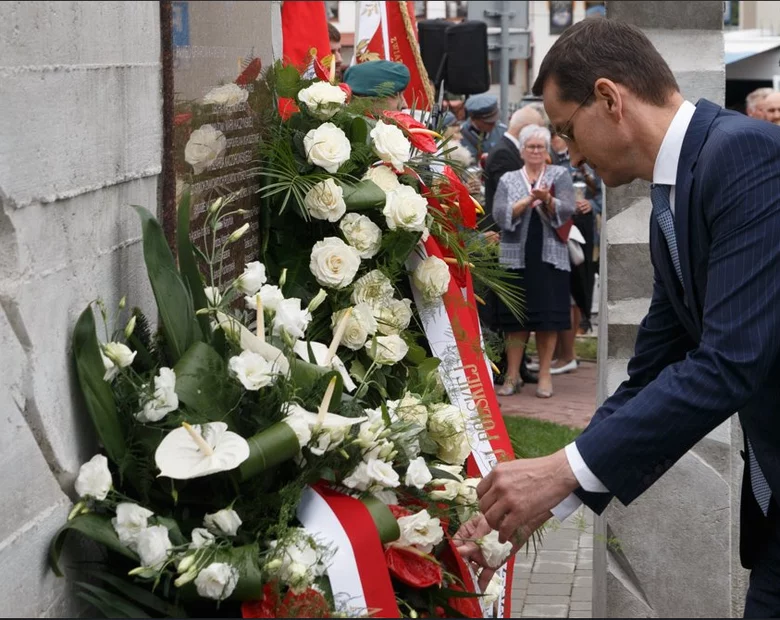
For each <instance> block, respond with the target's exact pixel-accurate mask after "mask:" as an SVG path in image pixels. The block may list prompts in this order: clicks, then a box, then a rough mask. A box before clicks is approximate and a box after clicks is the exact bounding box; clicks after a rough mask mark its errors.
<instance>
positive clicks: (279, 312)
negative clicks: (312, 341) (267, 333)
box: [274, 297, 311, 340]
mask: <svg viewBox="0 0 780 620" xmlns="http://www.w3.org/2000/svg"><path fill="white" fill-rule="evenodd" d="M309 321H311V313H310V312H309V311H308V310H306V309H305V308H304V309H303V310H301V300H300V299H299V298H297V297H290V298H289V299H283V300H282V301H280V302H279V303H277V304H276V314H275V315H274V336H280V335H281V334H282V332H286V333H287V335H288V336H290V337H291V338H294V339H295V340H298V339H299V338H303V336H304V334H305V333H306V328H307V327H308V326H309Z"/></svg>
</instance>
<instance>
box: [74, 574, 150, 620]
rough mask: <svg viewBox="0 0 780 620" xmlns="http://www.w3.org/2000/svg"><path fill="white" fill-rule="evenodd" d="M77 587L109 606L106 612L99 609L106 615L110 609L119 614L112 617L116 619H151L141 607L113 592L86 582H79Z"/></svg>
mask: <svg viewBox="0 0 780 620" xmlns="http://www.w3.org/2000/svg"><path fill="white" fill-rule="evenodd" d="M76 585H78V586H79V587H80V588H83V589H84V590H87V592H89V593H90V594H91V595H92V596H94V597H95V598H97V599H98V600H100V601H101V602H102V603H103V604H104V605H106V606H107V607H106V609H105V610H104V608H99V609H100V610H101V611H103V613H105V612H106V611H107V610H108V609H109V608H110V609H111V610H113V611H114V612H115V613H117V614H119V615H117V616H112V617H116V618H149V617H150V616H149V614H147V613H146V612H145V611H143V610H142V609H141V608H140V607H138V606H136V605H133V604H132V603H131V602H130V601H128V600H127V599H125V598H124V597H122V596H119V595H117V594H114V593H113V592H109V591H108V590H105V589H104V588H101V587H99V586H95V585H92V584H91V583H86V582H85V581H77V582H76ZM93 605H94V603H93Z"/></svg>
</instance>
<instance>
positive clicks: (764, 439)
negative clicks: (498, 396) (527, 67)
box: [461, 19, 780, 617]
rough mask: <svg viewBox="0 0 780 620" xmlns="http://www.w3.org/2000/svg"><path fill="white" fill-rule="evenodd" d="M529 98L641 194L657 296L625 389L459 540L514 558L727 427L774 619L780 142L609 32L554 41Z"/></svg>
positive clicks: (746, 540)
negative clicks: (480, 542) (529, 543)
mask: <svg viewBox="0 0 780 620" xmlns="http://www.w3.org/2000/svg"><path fill="white" fill-rule="evenodd" d="M534 92H535V93H537V94H540V93H543V95H544V103H545V109H546V111H547V113H548V115H549V117H550V121H551V123H552V124H553V126H554V127H555V129H556V131H557V133H559V134H560V135H563V136H565V139H566V141H567V142H568V144H569V151H570V153H571V159H572V163H573V164H574V165H578V164H580V163H581V162H583V161H586V162H587V163H589V164H590V165H591V166H592V167H593V168H594V169H595V170H596V172H597V173H598V174H599V175H600V176H601V178H602V179H603V180H604V183H605V184H606V185H608V186H610V187H615V186H618V185H623V184H626V183H630V182H631V181H632V180H634V179H637V178H639V179H644V180H647V181H650V182H652V183H653V185H652V188H651V199H652V205H653V212H652V216H651V221H650V252H651V258H652V263H653V267H654V282H653V295H652V301H651V304H650V308H649V311H648V313H647V316H646V317H645V318H644V320H643V321H642V324H641V325H640V327H639V332H638V335H637V341H636V348H635V353H634V357H633V358H632V359H631V361H630V363H629V366H628V376H629V378H628V379H627V380H626V381H625V382H623V384H622V385H621V386H620V387H619V388H618V390H617V391H616V392H615V394H613V395H612V396H611V397H610V398H608V399H607V400H606V401H605V402H604V404H603V405H602V406H601V407H600V408H599V409H598V410H597V411H596V413H595V415H594V416H593V419H592V421H591V423H590V425H589V426H588V428H587V429H586V430H585V431H584V432H583V433H582V435H580V437H578V438H577V440H576V441H575V442H573V443H572V444H570V445H568V446H566V448H565V449H564V450H561V451H559V452H557V453H555V454H553V455H550V456H548V457H544V458H540V459H525V460H517V461H513V462H510V463H505V464H501V465H499V466H498V467H496V468H495V469H494V470H493V471H492V472H491V473H490V474H489V475H488V476H487V477H485V479H484V480H483V481H482V482H481V483H480V485H479V487H478V488H477V493H478V495H479V497H480V508H481V510H482V513H483V515H484V516H482V517H479V518H477V519H476V520H474V521H472V522H469V523H468V524H466V525H464V526H463V531H462V532H461V536H463V537H464V538H472V537H473V536H476V537H478V536H479V535H481V532H484V531H486V529H487V528H489V527H491V526H492V527H493V528H495V529H498V530H499V532H500V538H501V539H502V540H507V539H510V538H511V539H512V540H513V541H514V542H516V543H519V542H521V541H522V539H524V538H525V537H526V536H527V535H529V534H530V532H532V531H533V530H534V529H536V527H538V526H539V525H540V524H541V523H544V522H545V521H546V520H547V519H548V518H549V517H550V516H551V514H552V513H555V514H556V515H561V516H564V517H565V515H566V514H567V513H570V511H572V510H573V509H575V508H576V506H577V505H578V503H579V502H580V501H583V502H585V503H586V504H587V505H588V506H590V507H591V508H592V509H593V510H595V511H596V512H599V513H600V512H601V511H603V510H604V508H605V507H606V505H607V504H608V503H609V502H610V501H611V499H612V497H617V498H618V500H620V502H621V503H623V504H624V505H628V504H630V503H631V502H632V501H633V500H635V499H636V498H637V497H638V496H639V495H641V494H642V493H643V492H644V491H645V490H646V489H647V488H648V487H650V486H651V485H652V484H653V483H654V482H655V481H656V480H658V478H659V477H660V476H662V475H663V474H664V473H665V472H666V471H667V470H668V469H669V468H670V467H671V466H672V465H673V464H674V463H675V462H676V461H677V460H678V459H680V458H681V457H682V456H683V455H684V454H685V453H686V452H687V451H688V450H689V449H690V448H692V447H693V446H694V445H695V444H696V443H697V442H698V441H699V440H700V439H702V438H703V437H704V436H705V435H706V434H707V433H708V432H710V431H712V430H713V429H714V428H716V427H717V426H718V425H719V424H721V423H722V422H723V421H725V420H726V419H727V418H729V417H730V416H731V415H732V414H733V413H734V412H736V411H738V412H739V418H740V421H741V423H742V428H743V430H744V434H745V450H744V457H745V475H744V478H743V485H742V490H743V491H742V505H741V530H742V535H741V544H740V550H741V556H742V563H743V565H744V566H745V567H746V568H750V569H752V571H751V576H750V587H749V590H748V595H747V601H746V606H745V616H746V617H770V616H774V617H777V616H780V502H779V501H778V500H780V127H777V126H775V125H771V124H769V123H766V122H764V121H758V120H754V119H751V118H748V117H746V116H743V115H741V114H739V113H736V112H731V111H727V110H724V109H723V108H721V107H720V106H717V105H715V104H714V103H711V102H709V101H707V100H704V99H702V100H700V101H699V102H698V103H697V104H696V105H695V106H694V105H693V104H692V103H690V102H687V101H685V100H684V99H683V97H682V95H681V94H680V92H679V88H678V86H677V83H676V80H675V78H674V76H673V74H672V72H671V70H670V69H669V67H668V66H667V65H666V63H665V62H664V61H663V59H662V58H661V56H660V54H658V52H657V51H656V50H655V48H654V47H653V46H652V44H651V43H650V42H649V40H648V39H647V37H646V36H645V35H644V34H643V33H642V31H641V30H639V29H637V28H635V27H633V26H630V25H627V24H624V23H621V22H616V21H613V20H605V19H597V20H590V19H589V20H585V21H583V22H580V23H579V24H576V25H574V26H572V27H571V28H569V29H568V30H567V31H566V32H565V33H564V34H563V35H561V37H560V38H559V39H558V40H557V41H556V43H555V44H554V45H553V47H552V48H551V50H550V52H549V53H548V55H547V56H546V57H545V59H544V61H543V62H542V66H541V68H540V71H539V76H538V78H537V81H536V83H535V85H534ZM461 552H462V553H463V554H464V555H465V556H466V557H469V558H470V559H472V560H475V561H478V562H479V561H482V560H481V556H480V555H479V554H478V553H477V552H476V551H475V545H473V544H470V543H465V542H464V544H463V545H462V546H461ZM489 575H490V573H489V571H485V572H484V574H483V575H482V579H485V578H487V577H489Z"/></svg>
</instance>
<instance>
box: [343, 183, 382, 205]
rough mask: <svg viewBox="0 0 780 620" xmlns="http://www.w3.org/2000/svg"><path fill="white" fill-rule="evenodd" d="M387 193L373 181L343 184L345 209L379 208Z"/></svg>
mask: <svg viewBox="0 0 780 620" xmlns="http://www.w3.org/2000/svg"><path fill="white" fill-rule="evenodd" d="M386 200H387V194H385V192H384V190H383V189H382V188H380V187H379V186H378V185H377V184H376V183H374V182H373V181H368V180H366V181H360V182H359V183H356V184H355V185H345V186H344V202H345V203H346V205H347V211H368V210H370V209H375V210H379V209H381V208H382V207H384V206H385V201H386Z"/></svg>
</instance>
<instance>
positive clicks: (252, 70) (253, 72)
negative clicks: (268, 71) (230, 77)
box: [236, 58, 263, 86]
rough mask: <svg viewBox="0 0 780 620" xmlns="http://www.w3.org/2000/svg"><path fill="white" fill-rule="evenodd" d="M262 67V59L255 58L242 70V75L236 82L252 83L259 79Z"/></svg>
mask: <svg viewBox="0 0 780 620" xmlns="http://www.w3.org/2000/svg"><path fill="white" fill-rule="evenodd" d="M262 68H263V63H262V61H261V60H260V59H259V58H253V59H252V62H250V63H249V64H248V65H247V67H246V69H244V70H243V71H242V72H241V75H239V76H238V77H237V78H236V84H238V85H239V86H246V85H247V84H251V83H252V82H254V81H255V80H256V79H257V76H258V75H260V69H262Z"/></svg>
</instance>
